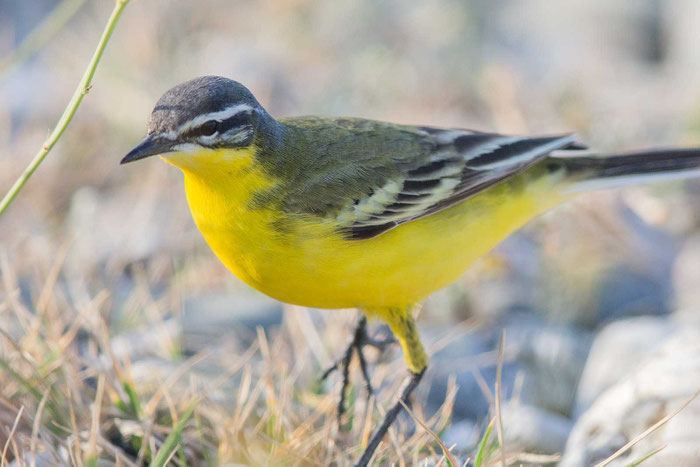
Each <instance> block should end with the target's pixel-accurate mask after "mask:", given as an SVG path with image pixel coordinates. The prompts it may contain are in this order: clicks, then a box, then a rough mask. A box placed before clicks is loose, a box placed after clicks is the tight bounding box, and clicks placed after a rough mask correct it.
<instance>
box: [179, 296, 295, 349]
mask: <svg viewBox="0 0 700 467" xmlns="http://www.w3.org/2000/svg"><path fill="white" fill-rule="evenodd" d="M184 308H185V310H184V314H183V317H182V328H183V346H184V349H185V351H186V352H197V351H199V350H202V349H204V348H206V347H209V346H211V344H212V342H213V341H215V340H217V339H221V338H222V337H225V336H226V335H230V334H232V333H235V334H236V336H237V337H238V338H239V339H240V340H239V342H240V343H241V345H242V346H247V345H249V344H250V343H251V342H252V341H253V340H254V339H255V338H256V328H257V327H258V326H262V328H263V329H264V330H266V331H267V330H269V329H270V328H271V327H273V326H279V325H281V324H282V312H283V305H282V303H280V302H278V301H277V300H273V299H271V298H268V297H266V296H264V295H262V294H257V293H255V294H254V293H249V294H242V293H240V291H239V292H238V293H230V294H229V293H217V294H208V295H198V296H196V297H190V298H188V299H186V300H185V306H184Z"/></svg>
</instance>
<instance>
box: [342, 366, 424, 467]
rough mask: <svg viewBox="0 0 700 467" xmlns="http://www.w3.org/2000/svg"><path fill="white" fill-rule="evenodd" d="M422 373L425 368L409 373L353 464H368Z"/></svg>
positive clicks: (407, 400) (358, 465)
mask: <svg viewBox="0 0 700 467" xmlns="http://www.w3.org/2000/svg"><path fill="white" fill-rule="evenodd" d="M423 373H425V369H424V370H423V371H421V372H420V373H413V372H411V375H410V376H409V378H408V379H407V380H406V385H405V386H404V389H403V392H402V393H401V397H400V398H399V400H398V401H396V404H394V405H393V407H391V409H389V411H388V412H387V413H386V415H385V416H384V420H382V423H381V425H379V428H377V431H375V432H374V434H373V435H372V438H371V439H370V440H369V443H367V447H366V448H365V450H364V452H363V453H362V457H360V460H358V461H357V464H355V465H356V467H364V466H366V465H368V464H369V461H370V459H372V456H373V455H374V451H376V450H377V447H378V446H379V443H380V442H381V441H382V439H383V438H384V436H385V435H386V433H387V431H389V427H390V426H391V425H392V424H393V423H394V420H396V417H398V415H399V412H401V409H403V406H404V404H405V405H408V404H409V398H410V397H411V393H412V392H413V390H414V389H416V386H418V383H419V382H420V380H421V378H422V377H423Z"/></svg>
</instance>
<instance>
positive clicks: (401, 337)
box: [356, 307, 428, 467]
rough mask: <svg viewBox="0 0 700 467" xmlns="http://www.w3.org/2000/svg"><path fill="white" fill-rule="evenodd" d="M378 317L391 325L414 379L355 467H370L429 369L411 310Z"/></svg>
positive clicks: (409, 382)
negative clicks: (375, 454)
mask: <svg viewBox="0 0 700 467" xmlns="http://www.w3.org/2000/svg"><path fill="white" fill-rule="evenodd" d="M378 314H379V316H380V317H381V318H382V319H383V320H384V321H386V322H387V323H388V324H389V326H390V327H391V330H392V331H393V333H394V335H395V336H396V338H397V339H398V341H399V344H401V348H402V349H403V353H404V359H405V361H406V366H407V367H408V369H409V371H410V374H411V375H410V377H409V379H408V380H407V381H406V386H404V389H403V391H402V392H401V397H399V400H398V401H397V402H396V404H394V405H393V407H391V409H389V411H388V412H387V413H386V415H385V416H384V420H382V423H381V424H380V425H379V428H377V431H375V432H374V434H373V435H372V438H371V439H370V440H369V443H368V444H367V447H366V448H365V450H364V452H363V453H362V456H361V457H360V459H359V460H358V461H357V464H356V465H357V466H358V467H365V466H366V465H368V464H369V461H370V460H371V459H372V456H373V455H374V452H375V451H376V450H377V447H379V443H380V442H381V441H382V439H383V438H384V436H385V435H386V433H387V431H389V427H391V425H392V424H393V423H394V421H395V420H396V417H397V416H398V415H399V412H401V409H402V408H403V406H404V404H406V405H408V404H409V398H410V397H411V393H412V392H413V391H414V390H415V389H416V386H418V383H419V382H420V380H421V378H422V377H423V374H424V373H425V369H426V368H427V367H428V357H427V356H426V355H425V350H423V344H422V343H421V341H420V337H419V336H418V330H417V329H416V324H415V321H414V320H413V315H412V309H411V308H410V307H409V308H407V309H389V310H384V311H382V312H381V313H378Z"/></svg>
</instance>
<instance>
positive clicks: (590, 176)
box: [550, 148, 700, 193]
mask: <svg viewBox="0 0 700 467" xmlns="http://www.w3.org/2000/svg"><path fill="white" fill-rule="evenodd" d="M576 152H577V151H576ZM576 152H575V151H572V152H567V153H566V155H562V156H553V157H551V158H550V163H553V167H554V168H556V167H557V166H563V168H564V169H565V170H566V173H567V177H566V179H567V182H568V183H567V184H566V185H565V188H564V191H565V192H566V193H579V192H581V191H588V190H598V189H606V188H617V187H620V186H625V185H633V184H638V183H648V182H655V181H662V180H678V179H683V178H691V177H700V148H694V149H655V150H650V151H642V152H635V153H629V154H621V155H609V156H597V155H596V156H593V155H580V156H579V155H575V154H576Z"/></svg>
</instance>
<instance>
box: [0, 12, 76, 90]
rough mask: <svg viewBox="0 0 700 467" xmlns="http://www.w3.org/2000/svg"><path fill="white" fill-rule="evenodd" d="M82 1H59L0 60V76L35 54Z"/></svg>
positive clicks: (61, 27) (68, 18) (56, 32)
mask: <svg viewBox="0 0 700 467" xmlns="http://www.w3.org/2000/svg"><path fill="white" fill-rule="evenodd" d="M83 3H85V0H63V1H62V2H61V3H59V4H58V6H56V8H54V9H53V10H52V11H51V13H49V14H48V16H47V17H46V19H45V20H44V21H42V22H41V24H40V25H39V26H37V27H36V28H35V29H34V30H33V31H32V32H30V33H29V34H28V35H27V37H26V38H25V39H24V40H23V41H22V43H21V44H20V45H19V46H18V47H17V48H16V49H15V51H14V53H13V54H12V55H10V56H9V57H8V58H6V59H4V60H0V78H2V77H4V76H5V75H6V74H8V73H9V72H10V71H12V70H13V69H14V68H15V67H17V66H18V65H20V64H21V63H22V62H24V61H25V60H27V59H28V58H30V57H31V56H32V55H34V54H36V53H37V52H38V51H39V49H41V48H42V47H43V46H44V45H45V44H46V43H47V42H49V41H50V40H51V39H52V38H53V37H54V36H55V35H56V34H58V32H59V31H61V29H63V27H64V26H65V25H66V23H68V21H70V19H71V18H72V17H73V16H75V14H76V13H77V12H78V11H79V10H80V7H81V6H82V5H83Z"/></svg>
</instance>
